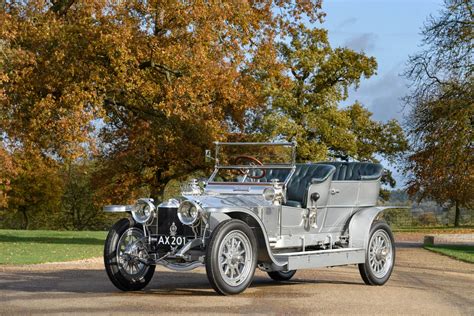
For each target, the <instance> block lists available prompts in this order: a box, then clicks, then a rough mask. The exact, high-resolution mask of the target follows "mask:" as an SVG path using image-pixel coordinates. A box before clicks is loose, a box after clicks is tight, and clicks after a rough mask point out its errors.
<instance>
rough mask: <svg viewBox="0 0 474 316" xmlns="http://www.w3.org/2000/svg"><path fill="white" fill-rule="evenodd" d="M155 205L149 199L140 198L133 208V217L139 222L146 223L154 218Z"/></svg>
mask: <svg viewBox="0 0 474 316" xmlns="http://www.w3.org/2000/svg"><path fill="white" fill-rule="evenodd" d="M154 211H155V205H153V203H152V202H151V201H150V200H149V199H139V200H138V201H137V203H135V205H133V208H132V217H133V219H134V220H135V222H137V223H139V224H146V223H148V222H149V221H150V220H152V218H153V213H154Z"/></svg>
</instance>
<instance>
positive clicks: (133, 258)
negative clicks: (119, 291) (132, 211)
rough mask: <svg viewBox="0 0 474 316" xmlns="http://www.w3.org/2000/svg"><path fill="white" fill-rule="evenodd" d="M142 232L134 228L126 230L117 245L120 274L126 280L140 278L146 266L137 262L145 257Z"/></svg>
mask: <svg viewBox="0 0 474 316" xmlns="http://www.w3.org/2000/svg"><path fill="white" fill-rule="evenodd" d="M142 238H143V230H140V229H138V228H136V227H132V228H129V229H127V230H126V231H125V232H124V233H123V234H122V236H121V237H120V240H119V242H118V245H117V252H116V253H117V262H118V265H119V268H120V269H121V271H122V274H124V276H126V277H128V278H131V279H132V278H135V277H140V275H142V274H143V273H144V272H145V270H146V268H147V265H145V264H144V263H143V262H141V261H139V260H138V258H140V259H145V258H146V257H147V252H146V249H145V247H144V245H143V241H142Z"/></svg>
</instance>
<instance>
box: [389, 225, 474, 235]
mask: <svg viewBox="0 0 474 316" xmlns="http://www.w3.org/2000/svg"><path fill="white" fill-rule="evenodd" d="M392 230H393V231H394V232H400V233H403V232H405V233H427V234H470V233H473V232H474V226H472V225H467V226H461V227H446V226H418V227H407V228H392Z"/></svg>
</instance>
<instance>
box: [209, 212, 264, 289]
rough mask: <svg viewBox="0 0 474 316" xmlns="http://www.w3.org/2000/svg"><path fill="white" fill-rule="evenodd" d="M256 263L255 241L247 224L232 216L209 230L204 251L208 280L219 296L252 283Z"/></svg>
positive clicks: (244, 287)
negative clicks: (209, 237) (207, 241)
mask: <svg viewBox="0 0 474 316" xmlns="http://www.w3.org/2000/svg"><path fill="white" fill-rule="evenodd" d="M256 266H257V241H256V239H255V236H254V234H253V232H252V230H251V229H250V227H249V226H248V225H247V224H245V223H244V222H242V221H240V220H237V219H231V220H228V221H225V222H222V223H221V224H219V225H218V226H217V227H216V228H215V229H214V232H213V233H212V237H211V241H210V243H209V245H208V247H207V252H206V272H207V277H208V279H209V283H210V284H211V285H212V287H213V288H214V290H215V291H216V292H217V293H219V294H222V295H231V294H238V293H241V292H243V291H244V290H245V289H246V288H247V287H248V286H249V285H250V283H251V282H252V280H253V275H254V273H255V268H256Z"/></svg>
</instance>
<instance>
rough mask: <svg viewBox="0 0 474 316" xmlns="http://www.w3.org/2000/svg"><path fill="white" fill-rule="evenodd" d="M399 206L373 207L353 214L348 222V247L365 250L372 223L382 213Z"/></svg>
mask: <svg viewBox="0 0 474 316" xmlns="http://www.w3.org/2000/svg"><path fill="white" fill-rule="evenodd" d="M391 208H400V206H374V207H369V208H366V209H362V210H360V211H358V212H357V213H355V214H354V215H353V216H352V217H351V219H350V222H349V247H350V248H364V249H367V245H368V244H369V234H370V228H371V227H372V223H373V222H374V220H375V219H376V218H377V216H378V215H379V214H380V213H382V212H383V211H385V210H387V209H391Z"/></svg>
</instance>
